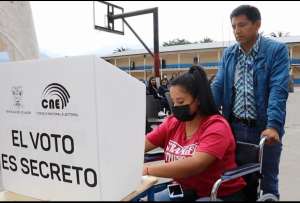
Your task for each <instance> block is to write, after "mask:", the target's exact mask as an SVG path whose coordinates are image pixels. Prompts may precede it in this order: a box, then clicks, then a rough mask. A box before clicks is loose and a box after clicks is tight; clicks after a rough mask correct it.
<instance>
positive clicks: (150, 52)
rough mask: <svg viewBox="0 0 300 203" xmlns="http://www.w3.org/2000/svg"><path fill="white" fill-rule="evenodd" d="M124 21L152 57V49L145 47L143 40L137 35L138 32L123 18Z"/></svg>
mask: <svg viewBox="0 0 300 203" xmlns="http://www.w3.org/2000/svg"><path fill="white" fill-rule="evenodd" d="M123 21H124V23H125V24H126V25H127V27H128V28H129V29H130V30H131V32H132V33H133V34H134V35H135V36H136V38H138V40H139V41H140V42H141V43H142V45H143V46H144V47H145V49H146V50H147V51H148V52H149V54H151V56H152V57H154V55H153V53H152V51H151V50H150V49H149V48H148V47H147V45H146V44H145V43H144V42H143V40H142V39H141V38H140V37H139V36H138V34H137V33H136V32H135V31H134V29H133V28H132V27H131V26H130V25H129V23H128V22H127V21H126V20H125V18H123Z"/></svg>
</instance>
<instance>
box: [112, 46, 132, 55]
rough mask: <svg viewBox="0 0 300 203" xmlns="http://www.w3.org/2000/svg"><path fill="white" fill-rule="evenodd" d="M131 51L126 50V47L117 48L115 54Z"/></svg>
mask: <svg viewBox="0 0 300 203" xmlns="http://www.w3.org/2000/svg"><path fill="white" fill-rule="evenodd" d="M128 50H129V49H128V48H126V47H123V46H122V47H119V48H116V49H115V50H114V51H113V53H118V52H123V51H128Z"/></svg>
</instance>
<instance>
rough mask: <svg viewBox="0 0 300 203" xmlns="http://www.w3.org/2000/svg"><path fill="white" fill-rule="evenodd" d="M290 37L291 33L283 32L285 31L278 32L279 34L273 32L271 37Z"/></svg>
mask: <svg viewBox="0 0 300 203" xmlns="http://www.w3.org/2000/svg"><path fill="white" fill-rule="evenodd" d="M289 35H290V33H289V32H283V31H277V32H271V33H270V36H271V37H288V36H289Z"/></svg>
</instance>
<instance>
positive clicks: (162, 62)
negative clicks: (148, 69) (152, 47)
mask: <svg viewBox="0 0 300 203" xmlns="http://www.w3.org/2000/svg"><path fill="white" fill-rule="evenodd" d="M166 67H167V65H166V60H165V59H162V60H161V68H166Z"/></svg>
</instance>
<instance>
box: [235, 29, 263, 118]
mask: <svg viewBox="0 0 300 203" xmlns="http://www.w3.org/2000/svg"><path fill="white" fill-rule="evenodd" d="M260 38H261V36H260V35H259V36H258V38H257V40H256V42H255V44H254V45H253V47H252V48H251V49H250V51H249V52H248V53H245V52H244V50H243V49H242V47H241V45H239V49H238V60H237V65H236V70H235V75H234V90H235V99H234V105H233V113H234V115H235V116H236V117H238V118H244V119H256V107H255V95H254V89H253V87H254V85H253V64H254V60H255V58H256V56H257V53H258V49H259V42H260Z"/></svg>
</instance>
